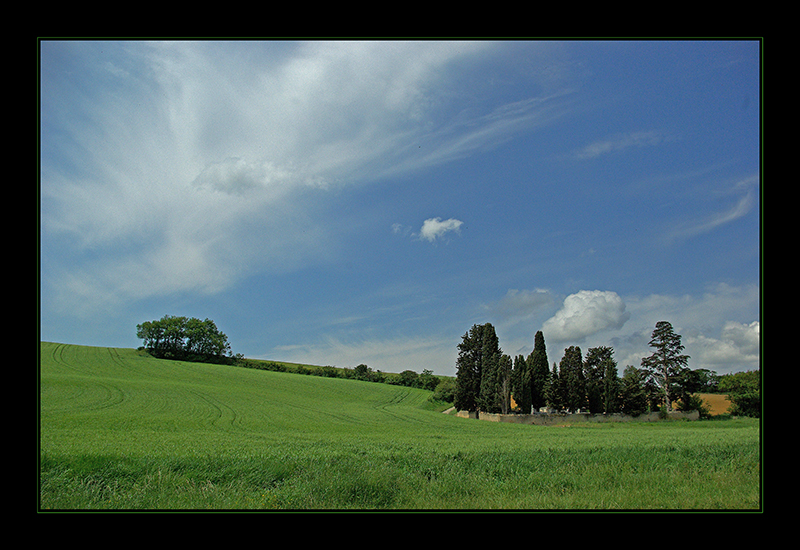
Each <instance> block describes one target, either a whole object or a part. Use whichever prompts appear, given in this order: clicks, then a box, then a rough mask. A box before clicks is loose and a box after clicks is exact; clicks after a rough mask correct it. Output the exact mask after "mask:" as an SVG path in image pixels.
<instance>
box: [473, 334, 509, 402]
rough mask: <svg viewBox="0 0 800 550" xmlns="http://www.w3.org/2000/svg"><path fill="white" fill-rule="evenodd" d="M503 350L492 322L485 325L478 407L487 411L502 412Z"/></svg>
mask: <svg viewBox="0 0 800 550" xmlns="http://www.w3.org/2000/svg"><path fill="white" fill-rule="evenodd" d="M502 356H503V352H502V351H500V340H499V338H498V337H497V333H496V332H495V330H494V327H493V326H492V325H491V323H486V324H485V325H484V331H483V350H482V351H481V362H482V366H481V384H480V393H479V395H478V409H479V410H482V411H486V412H492V413H496V412H500V385H501V383H502V374H501V372H500V366H501V359H502Z"/></svg>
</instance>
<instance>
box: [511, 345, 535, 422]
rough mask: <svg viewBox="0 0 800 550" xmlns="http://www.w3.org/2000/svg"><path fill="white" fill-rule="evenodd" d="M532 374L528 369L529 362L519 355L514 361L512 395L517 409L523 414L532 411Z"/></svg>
mask: <svg viewBox="0 0 800 550" xmlns="http://www.w3.org/2000/svg"><path fill="white" fill-rule="evenodd" d="M530 383H531V374H530V369H529V368H528V362H527V361H526V360H525V357H523V356H522V355H517V357H516V358H515V359H514V370H513V386H512V389H511V394H512V395H513V396H514V402H515V403H516V404H517V409H518V410H519V412H521V413H522V414H528V413H529V412H530V410H531V392H530Z"/></svg>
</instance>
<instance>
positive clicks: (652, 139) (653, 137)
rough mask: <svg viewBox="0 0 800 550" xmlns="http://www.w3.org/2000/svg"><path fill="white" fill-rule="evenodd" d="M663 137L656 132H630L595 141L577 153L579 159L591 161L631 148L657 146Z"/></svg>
mask: <svg viewBox="0 0 800 550" xmlns="http://www.w3.org/2000/svg"><path fill="white" fill-rule="evenodd" d="M662 141H664V137H663V136H662V135H661V134H659V133H658V132H652V131H651V132H630V133H627V134H614V135H612V136H609V137H607V138H606V139H603V140H600V141H595V142H594V143H591V144H589V145H587V146H586V147H584V148H583V149H581V150H580V151H578V153H577V154H576V156H577V157H578V158H579V159H593V158H597V157H599V156H601V155H605V154H608V153H613V152H617V151H623V150H625V149H630V148H631V147H647V146H653V145H658V144H659V143H661V142H662Z"/></svg>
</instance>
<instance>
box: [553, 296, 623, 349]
mask: <svg viewBox="0 0 800 550" xmlns="http://www.w3.org/2000/svg"><path fill="white" fill-rule="evenodd" d="M630 316H631V315H630V313H629V312H627V311H626V310H625V302H623V301H622V298H620V297H619V295H618V294H617V293H616V292H611V291H601V290H581V291H580V292H577V293H575V294H570V295H569V296H567V297H566V298H565V299H564V304H563V306H562V307H561V309H560V310H558V311H557V312H556V314H555V315H554V316H553V317H551V318H550V319H548V320H547V321H545V323H544V325H542V332H543V334H544V336H545V339H546V340H552V341H554V342H567V341H570V342H581V341H583V340H584V339H585V338H586V337H587V336H592V335H594V334H597V333H599V332H602V331H605V330H610V329H620V328H622V326H623V325H624V324H625V322H626V321H627V320H628V319H630Z"/></svg>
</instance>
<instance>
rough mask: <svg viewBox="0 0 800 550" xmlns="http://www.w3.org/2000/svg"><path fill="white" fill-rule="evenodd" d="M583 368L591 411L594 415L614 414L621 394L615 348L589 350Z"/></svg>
mask: <svg viewBox="0 0 800 550" xmlns="http://www.w3.org/2000/svg"><path fill="white" fill-rule="evenodd" d="M583 367H584V374H585V377H586V397H587V400H588V402H589V410H590V411H591V412H592V413H594V414H597V413H611V412H614V410H615V407H616V403H615V401H616V399H617V394H618V393H619V378H618V377H617V362H616V361H614V350H613V348H610V347H608V346H599V347H595V348H589V350H588V351H587V352H586V359H585V360H584V363H583Z"/></svg>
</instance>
